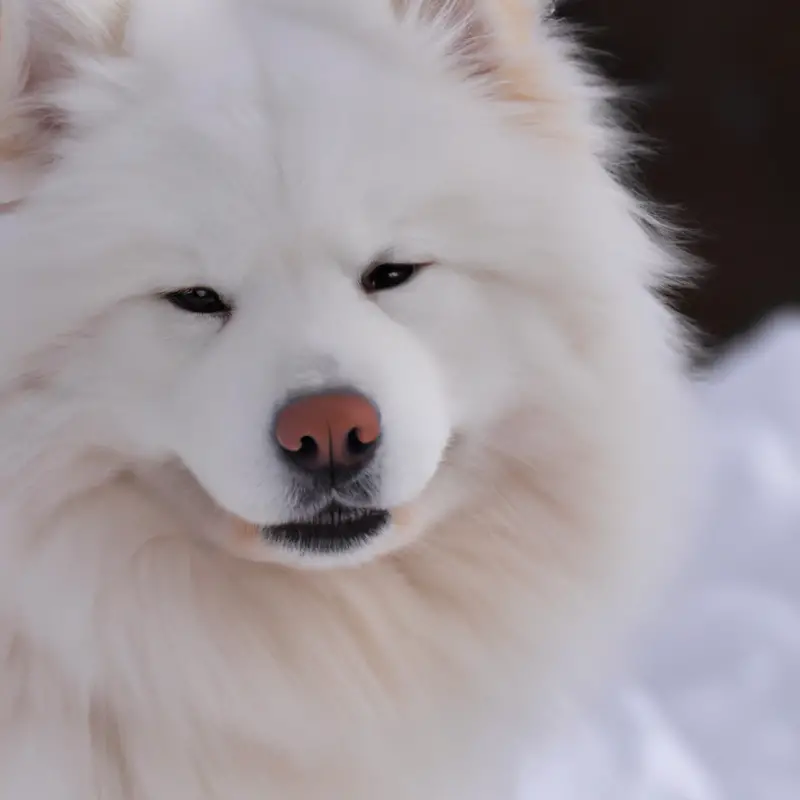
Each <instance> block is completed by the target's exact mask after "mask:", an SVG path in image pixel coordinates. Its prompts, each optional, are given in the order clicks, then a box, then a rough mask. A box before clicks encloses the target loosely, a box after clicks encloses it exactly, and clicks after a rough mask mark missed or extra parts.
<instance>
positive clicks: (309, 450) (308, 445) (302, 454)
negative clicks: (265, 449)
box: [290, 436, 319, 464]
mask: <svg viewBox="0 0 800 800" xmlns="http://www.w3.org/2000/svg"><path fill="white" fill-rule="evenodd" d="M290 452H291V454H292V457H293V458H295V459H297V461H300V462H305V463H307V464H311V463H315V462H316V461H318V460H319V445H318V444H317V442H316V440H315V439H314V438H313V437H312V436H303V437H302V438H301V439H300V447H299V448H298V449H297V450H294V451H290Z"/></svg>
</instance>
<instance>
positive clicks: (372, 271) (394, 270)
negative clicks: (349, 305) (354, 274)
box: [361, 264, 428, 294]
mask: <svg viewBox="0 0 800 800" xmlns="http://www.w3.org/2000/svg"><path fill="white" fill-rule="evenodd" d="M427 266H428V264H374V265H373V266H371V267H370V268H369V269H368V270H367V271H366V272H365V273H364V274H363V275H362V276H361V286H362V288H363V289H364V291H365V292H366V293H367V294H374V293H375V292H385V291H387V290H388V289H395V288H396V287H398V286H402V285H403V284H404V283H407V282H408V281H410V280H411V279H412V278H413V277H414V276H415V275H416V274H417V273H418V272H419V271H420V270H421V269H423V268H424V267H427Z"/></svg>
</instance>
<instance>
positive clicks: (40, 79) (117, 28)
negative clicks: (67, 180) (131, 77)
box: [0, 0, 126, 205]
mask: <svg viewBox="0 0 800 800" xmlns="http://www.w3.org/2000/svg"><path fill="white" fill-rule="evenodd" d="M125 14H126V2H125V0H0V205H3V204H8V203H14V202H16V201H18V200H20V199H22V198H24V196H25V194H26V193H27V191H28V189H29V187H30V185H31V183H32V182H33V181H34V180H35V178H36V175H37V174H38V172H39V171H40V170H41V168H42V167H43V166H44V165H45V164H46V163H47V161H48V160H49V159H50V158H51V157H52V148H53V144H54V142H55V140H56V139H57V137H58V135H59V133H60V132H61V131H63V129H64V127H65V125H67V124H68V120H67V119H66V118H65V116H64V113H63V109H60V108H59V106H58V101H57V96H58V94H57V89H58V88H59V86H60V85H62V84H63V83H64V82H65V81H68V80H69V78H70V76H71V74H72V73H73V66H74V64H75V63H76V62H75V59H76V58H78V57H81V56H82V57H92V56H101V55H106V54H110V53H114V52H116V51H118V50H119V49H120V48H121V47H122V41H123V29H124V21H125Z"/></svg>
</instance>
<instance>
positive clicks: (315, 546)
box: [262, 503, 391, 553]
mask: <svg viewBox="0 0 800 800" xmlns="http://www.w3.org/2000/svg"><path fill="white" fill-rule="evenodd" d="M390 518H391V515H390V514H389V512H388V511H386V510H384V509H376V508H348V507H347V506H343V505H341V504H339V503H332V504H331V505H329V506H327V507H326V508H324V509H323V510H322V511H320V512H319V513H318V514H315V515H314V516H313V517H311V518H309V519H306V520H297V521H293V522H286V523H283V524H281V525H269V526H266V527H264V528H262V533H263V535H264V537H265V538H266V539H269V540H270V541H272V542H275V543H277V544H280V545H283V546H284V547H288V548H290V549H292V550H300V551H306V552H314V553H343V552H346V551H348V550H352V549H353V548H354V547H357V546H358V545H362V544H365V543H366V542H367V541H369V539H371V538H372V537H373V536H375V535H377V534H378V533H380V532H381V531H382V530H383V529H384V528H385V527H386V525H387V524H388V522H389V520H390Z"/></svg>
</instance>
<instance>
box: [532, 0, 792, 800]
mask: <svg viewBox="0 0 800 800" xmlns="http://www.w3.org/2000/svg"><path fill="white" fill-rule="evenodd" d="M555 13H556V15H557V16H560V17H562V18H564V19H566V20H568V21H569V22H570V23H571V24H572V25H573V27H576V28H577V29H578V32H579V34H580V36H581V37H582V38H583V41H584V43H585V44H587V45H588V46H589V47H590V48H591V49H592V50H593V51H594V53H595V54H596V63H597V64H598V65H599V66H600V68H601V70H602V71H603V72H605V73H606V75H608V76H609V77H611V78H612V79H613V81H614V82H616V83H617V84H620V85H621V86H622V87H623V89H627V90H629V93H630V94H632V95H633V96H634V97H635V98H636V102H635V103H633V104H629V105H628V106H627V108H626V110H627V111H628V112H629V114H630V115H632V118H633V122H634V125H635V128H637V129H638V130H639V131H640V132H641V133H643V134H645V136H647V137H648V138H649V140H650V141H651V143H652V145H653V147H654V152H653V156H652V157H651V158H649V159H648V160H647V161H646V162H645V163H644V164H642V172H641V176H640V178H641V180H642V182H643V183H644V186H645V188H646V189H647V191H648V193H649V194H650V196H651V197H653V198H654V199H655V200H657V201H659V202H661V203H663V204H666V205H667V206H669V207H670V208H671V209H672V210H673V214H674V216H675V218H676V220H677V222H678V223H680V224H682V225H683V226H685V227H686V228H688V229H689V231H690V232H691V234H692V236H691V241H690V249H691V250H692V251H693V252H694V254H695V255H697V256H698V257H699V258H700V259H702V261H703V262H704V263H705V272H704V273H703V275H701V276H700V278H699V279H698V280H697V282H696V285H695V286H694V287H693V288H691V289H690V290H687V291H685V292H684V293H683V294H682V296H681V297H680V306H681V310H682V311H683V312H684V313H685V314H686V315H687V316H688V317H689V318H690V319H692V320H693V321H694V322H695V324H696V326H697V328H698V329H699V331H700V332H701V334H702V338H703V344H704V345H705V346H706V350H705V353H706V354H707V355H708V356H709V357H708V358H707V359H705V358H703V359H702V361H703V369H700V370H698V371H697V373H696V374H695V380H694V383H693V385H692V387H691V388H692V391H693V394H694V400H695V410H696V423H697V424H696V427H695V430H694V435H693V440H692V444H693V446H694V448H695V450H694V456H695V459H694V460H695V465H696V467H697V470H696V472H695V471H694V469H692V477H693V478H694V482H695V485H696V487H697V490H698V491H697V495H698V508H697V509H696V512H695V513H694V514H693V515H692V516H691V519H690V520H689V524H688V527H689V534H690V544H691V547H690V551H689V554H688V557H687V560H686V564H685V567H684V569H683V571H682V572H681V575H680V579H679V580H678V581H677V582H676V585H675V586H674V587H673V589H672V591H671V593H669V594H668V596H667V597H666V599H665V602H664V604H663V607H662V608H661V610H660V612H659V613H658V614H656V615H655V617H654V618H653V619H652V622H651V623H650V625H649V626H648V627H647V629H646V630H645V631H644V635H643V637H642V640H641V641H640V642H639V643H638V646H637V647H636V648H635V651H634V653H633V656H632V657H631V659H630V662H629V663H628V664H627V666H626V669H625V670H623V671H622V674H620V675H619V676H618V678H617V680H616V681H615V682H614V683H613V684H612V685H611V686H610V687H608V690H607V691H606V692H605V693H604V694H603V696H602V697H600V698H599V701H598V703H597V705H596V706H595V707H592V708H591V709H590V710H589V711H588V712H587V713H586V714H585V715H582V716H581V718H580V719H579V720H577V721H576V724H575V725H572V726H570V728H569V729H568V730H567V731H565V733H564V735H563V736H562V738H561V739H560V740H558V741H556V742H555V743H554V746H553V748H552V750H551V751H549V752H548V753H545V754H544V755H543V756H542V757H541V758H536V760H535V762H533V763H531V764H529V765H528V770H527V771H526V774H525V775H524V776H523V781H522V791H521V794H520V797H521V798H524V800H800V265H798V256H797V254H796V252H795V249H796V245H797V243H798V241H799V240H800V0H558V2H557V4H556V11H555ZM683 533H684V532H683V531H682V530H681V531H676V535H679V536H682V535H683Z"/></svg>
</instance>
